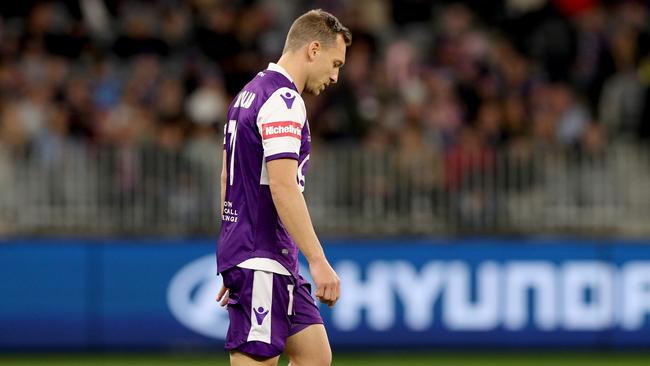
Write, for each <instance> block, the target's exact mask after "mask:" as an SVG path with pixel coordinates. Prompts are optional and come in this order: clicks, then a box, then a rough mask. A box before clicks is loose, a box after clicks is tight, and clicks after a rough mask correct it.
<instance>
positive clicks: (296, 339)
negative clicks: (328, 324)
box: [284, 324, 332, 366]
mask: <svg viewBox="0 0 650 366" xmlns="http://www.w3.org/2000/svg"><path fill="white" fill-rule="evenodd" d="M284 353H285V354H286V355H287V357H288V358H289V361H290V366H329V365H330V364H331V363H332V350H331V349H330V342H329V340H328V339H327V332H326V331H325V327H324V326H323V324H312V325H309V326H307V327H306V328H305V329H303V330H301V331H300V332H298V333H296V334H294V335H292V336H291V337H289V338H288V339H287V343H286V348H285V349H284Z"/></svg>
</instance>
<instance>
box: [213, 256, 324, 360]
mask: <svg viewBox="0 0 650 366" xmlns="http://www.w3.org/2000/svg"><path fill="white" fill-rule="evenodd" d="M221 275H222V276H223V283H224V285H225V286H226V287H227V288H229V289H230V296H229V300H228V316H229V317H230V327H229V328H228V335H227V336H226V345H225V348H226V350H228V351H233V350H237V351H240V352H243V353H246V354H250V355H253V356H257V357H264V358H270V357H275V356H278V355H280V354H281V353H282V352H283V351H284V345H285V342H286V340H287V338H288V337H290V336H292V335H294V334H296V333H298V332H299V331H301V330H303V329H305V328H306V327H307V326H309V325H312V324H323V319H322V318H321V316H320V312H319V311H318V307H317V306H316V303H315V302H314V299H313V298H312V297H311V285H310V284H309V282H307V281H305V279H304V278H302V276H300V278H298V280H296V279H295V278H294V277H293V276H285V275H281V274H276V273H272V272H266V271H257V270H252V269H247V268H239V267H233V268H230V269H228V270H227V271H224V272H222V273H221Z"/></svg>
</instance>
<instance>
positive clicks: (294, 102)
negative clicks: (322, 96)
mask: <svg viewBox="0 0 650 366" xmlns="http://www.w3.org/2000/svg"><path fill="white" fill-rule="evenodd" d="M306 119H307V113H306V110H305V103H304V102H303V100H302V98H301V97H300V94H298V92H296V91H295V90H293V89H290V88H280V89H278V90H276V91H275V92H274V93H273V94H272V95H271V97H270V98H269V99H268V100H267V101H266V102H265V103H264V104H263V105H262V107H261V108H260V110H259V112H258V114H257V128H258V130H259V133H260V136H262V145H263V147H264V159H265V161H271V160H275V159H281V158H290V159H296V160H298V154H299V152H300V143H301V137H302V128H303V126H304V125H305V121H306Z"/></svg>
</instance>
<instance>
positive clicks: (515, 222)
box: [0, 0, 650, 365]
mask: <svg viewBox="0 0 650 366" xmlns="http://www.w3.org/2000/svg"><path fill="white" fill-rule="evenodd" d="M312 8H323V9H324V10H327V11H330V12H332V13H333V14H335V15H336V16H338V17H339V19H340V20H341V21H342V22H343V24H345V25H346V26H348V27H349V28H350V29H351V30H352V33H353V43H352V46H351V47H350V48H349V49H348V51H347V60H346V65H345V67H344V68H343V69H342V74H341V76H340V79H339V82H338V84H337V85H336V86H334V87H332V88H330V89H328V91H327V92H326V93H324V95H321V96H319V97H312V96H304V98H305V102H306V105H307V113H308V118H309V122H310V128H311V133H312V141H313V152H312V154H311V155H312V156H311V159H310V174H309V175H308V178H307V188H306V190H305V195H306V197H307V200H308V204H309V207H310V212H311V215H312V219H313V221H314V224H315V226H316V229H317V232H318V233H319V234H320V235H321V236H322V237H323V243H324V245H325V248H326V251H327V252H328V253H329V255H330V256H331V258H332V262H333V264H334V266H335V268H336V270H337V272H338V273H339V274H340V275H341V278H342V281H343V284H344V296H343V297H342V299H341V302H340V303H339V305H337V307H336V308H335V309H334V310H329V309H323V315H324V318H325V320H326V323H327V324H328V329H330V335H331V341H332V344H333V346H334V348H335V350H345V351H358V350H366V351H367V350H369V351H368V352H371V353H372V352H375V351H374V350H377V349H378V348H384V349H385V348H391V349H398V350H403V351H411V350H413V349H418V350H419V351H422V350H424V351H426V350H429V349H436V350H449V349H451V350H457V349H459V348H463V349H464V348H466V347H469V348H487V349H489V350H503V349H511V348H534V349H539V348H542V349H548V348H551V349H557V348H561V349H567V348H568V349H582V350H584V349H587V350H590V351H593V350H610V349H619V348H621V349H628V348H633V349H637V350H638V349H644V348H646V347H650V145H649V144H648V139H650V21H649V11H650V2H648V1H647V0H622V1H614V0H610V1H605V0H601V1H598V0H496V1H471V0H467V1H442V0H439V1H436V0H404V1H398V0H359V1H342V0H323V1H299V0H286V1H285V0H268V1H262V0H259V1H253V0H248V1H244V0H242V1H220V0H192V1H174V0H166V1H128V0H123V1H108V0H68V1H30V0H24V1H20V2H15V1H7V2H2V3H0V192H2V194H0V235H1V237H2V239H1V240H0V244H1V245H0V278H2V279H1V280H0V290H1V291H2V293H3V295H4V297H5V300H4V302H3V303H2V304H0V351H7V352H14V351H19V352H22V351H25V352H28V353H29V352H32V351H43V350H49V351H66V352H69V351H79V350H82V351H97V350H101V351H105V350H111V351H115V350H118V351H123V350H150V349H154V350H157V351H158V350H165V351H170V350H171V351H178V350H183V351H192V352H194V351H210V350H211V351H215V350H217V351H218V350H219V349H220V347H221V346H222V343H223V336H224V334H225V329H226V328H227V317H225V312H223V310H221V309H219V308H218V307H217V306H216V303H214V301H213V297H214V293H216V290H217V289H218V286H220V278H219V277H216V278H215V276H214V274H215V268H214V267H215V265H214V254H211V253H213V252H214V245H215V244H216V239H217V235H218V232H219V222H220V219H219V218H220V210H219V203H218V201H219V198H218V192H219V179H218V177H219V174H220V172H221V159H222V158H221V149H222V140H223V125H224V122H225V118H226V111H227V108H228V105H229V104H230V102H231V101H232V99H233V97H234V96H235V95H236V94H237V93H238V92H239V90H240V89H241V88H242V87H243V86H244V85H245V84H246V83H247V82H248V81H249V80H250V79H251V78H252V77H253V76H254V75H255V74H256V73H257V72H258V71H260V70H262V69H264V68H266V66H267V64H268V63H269V62H275V61H277V59H278V58H279V56H280V54H281V50H282V48H283V44H284V38H285V36H286V33H287V31H288V28H289V26H290V25H291V23H292V21H293V20H294V19H295V18H296V17H297V16H299V15H300V14H302V13H303V12H305V11H306V10H309V9H312ZM346 286H347V287H346ZM43 300H46V301H43ZM224 317H225V318H224ZM3 354H4V355H5V357H6V353H3ZM3 354H0V359H2V357H3ZM628 356H629V354H628ZM219 357H222V355H220V354H218V355H216V356H214V359H220V358H219ZM359 357H362V356H359ZM422 357H425V356H422ZM426 357H429V356H426ZM430 357H435V356H430ZM580 357H582V356H580ZM580 357H579V358H580ZM434 359H435V358H426V359H424V360H420V361H417V360H410V361H409V360H407V359H400V360H402V361H391V362H390V363H388V364H409V365H410V364H431V363H430V362H429V361H427V360H434ZM477 359H480V360H483V361H480V360H479V361H476V362H475V363H473V364H490V363H489V362H490V361H485V360H489V357H487V358H480V357H477ZM539 359H540V358H539V357H530V358H529V359H527V360H525V361H522V360H521V359H518V360H517V361H516V362H515V361H513V362H514V363H513V364H519V365H520V364H522V362H523V363H524V364H533V363H530V362H535V361H533V360H538V361H539ZM564 359H566V358H564ZM599 359H600V360H601V361H602V362H605V363H603V364H614V363H613V362H624V361H621V360H620V359H619V360H617V361H611V362H610V361H608V360H607V359H606V358H603V357H602V356H600V357H599ZM7 360H8V359H6V360H5V361H7ZM360 360H361V358H360V359H357V360H356V361H355V362H356V363H353V364H363V361H360ZM438 360H439V359H438ZM542 360H543V358H542ZM14 361H16V360H14ZM195 361H196V360H195ZM16 362H18V361H16ZM34 362H37V361H34ZM61 362H64V363H65V362H67V361H66V360H64V359H62V360H61ZM84 362H91V361H84ZM129 362H132V363H136V361H133V360H131V361H129ZM152 362H153V361H152ZM196 362H199V361H196ZM360 362H361V363H360ZM368 362H369V363H368V364H375V365H378V364H380V363H379V362H380V361H378V360H375V361H372V362H371V361H368ZM417 362H424V363H417ZM431 362H434V361H431ZM444 362H447V363H446V364H450V365H451V364H455V363H453V361H451V359H445V361H444ZM485 362H487V363H485ZM495 362H496V361H495ZM504 362H506V363H507V361H504V360H500V361H499V364H501V365H503V364H504ZM542 362H543V361H542ZM571 362H572V364H580V363H579V362H580V361H579V360H573V361H571ZM585 362H588V363H589V364H590V365H594V364H596V363H594V362H597V361H594V360H591V359H589V360H588V361H585ZM630 362H632V363H630V364H639V365H642V364H649V363H650V357H641V356H640V358H638V359H632V360H631V361H630ZM37 363H38V362H37ZM548 363H549V364H550V363H554V364H556V365H557V364H558V361H557V360H554V361H548ZM127 364H128V363H127ZM341 364H343V363H341ZM459 364H462V363H459ZM540 364H544V363H540ZM617 364H624V363H617Z"/></svg>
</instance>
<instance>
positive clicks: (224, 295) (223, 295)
mask: <svg viewBox="0 0 650 366" xmlns="http://www.w3.org/2000/svg"><path fill="white" fill-rule="evenodd" d="M226 171H227V169H226V149H223V164H222V165H221V206H219V207H220V209H219V212H220V214H219V215H220V216H221V215H222V214H223V205H224V203H225V202H226V181H227V178H228V177H227V173H226ZM229 294H230V292H229V290H228V288H226V286H223V285H221V290H219V293H218V294H217V299H216V300H217V302H219V305H221V306H226V305H227V304H228V295H229Z"/></svg>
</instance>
